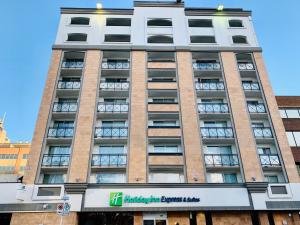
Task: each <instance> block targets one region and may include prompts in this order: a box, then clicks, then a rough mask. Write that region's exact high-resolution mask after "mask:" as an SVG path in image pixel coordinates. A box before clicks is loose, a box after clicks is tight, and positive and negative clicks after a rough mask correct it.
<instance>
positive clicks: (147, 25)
mask: <svg viewBox="0 0 300 225" xmlns="http://www.w3.org/2000/svg"><path fill="white" fill-rule="evenodd" d="M155 20H156V21H159V20H161V21H169V22H171V25H166V26H160V25H149V21H155ZM146 27H149V28H152V27H173V20H172V18H147V20H146Z"/></svg>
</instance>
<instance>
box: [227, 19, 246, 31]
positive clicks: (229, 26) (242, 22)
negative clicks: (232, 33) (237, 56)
mask: <svg viewBox="0 0 300 225" xmlns="http://www.w3.org/2000/svg"><path fill="white" fill-rule="evenodd" d="M232 21H234V22H236V21H239V22H241V24H242V26H241V27H232V26H231V25H230V22H232ZM228 28H230V29H243V28H245V25H244V21H243V20H241V19H228Z"/></svg>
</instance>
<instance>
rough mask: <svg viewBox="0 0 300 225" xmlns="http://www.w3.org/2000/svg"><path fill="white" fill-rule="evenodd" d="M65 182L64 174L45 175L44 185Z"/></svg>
mask: <svg viewBox="0 0 300 225" xmlns="http://www.w3.org/2000/svg"><path fill="white" fill-rule="evenodd" d="M64 182H65V175H64V174H60V173H57V174H44V178H43V184H62V183H64Z"/></svg>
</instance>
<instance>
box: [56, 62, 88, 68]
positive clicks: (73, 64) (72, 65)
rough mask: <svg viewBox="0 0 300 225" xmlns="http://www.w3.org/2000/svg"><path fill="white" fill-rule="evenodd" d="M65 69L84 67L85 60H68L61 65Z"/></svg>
mask: <svg viewBox="0 0 300 225" xmlns="http://www.w3.org/2000/svg"><path fill="white" fill-rule="evenodd" d="M61 67H62V68H63V69H82V68H83V60H67V61H64V62H63V63H62V65H61Z"/></svg>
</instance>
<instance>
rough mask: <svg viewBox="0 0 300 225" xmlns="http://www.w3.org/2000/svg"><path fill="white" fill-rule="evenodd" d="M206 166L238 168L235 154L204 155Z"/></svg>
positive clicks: (237, 159)
mask: <svg viewBox="0 0 300 225" xmlns="http://www.w3.org/2000/svg"><path fill="white" fill-rule="evenodd" d="M204 158H205V164H206V166H212V167H220V166H238V165H239V158H238V155H237V154H204Z"/></svg>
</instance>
